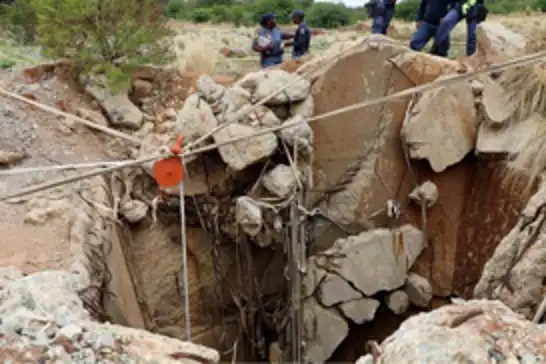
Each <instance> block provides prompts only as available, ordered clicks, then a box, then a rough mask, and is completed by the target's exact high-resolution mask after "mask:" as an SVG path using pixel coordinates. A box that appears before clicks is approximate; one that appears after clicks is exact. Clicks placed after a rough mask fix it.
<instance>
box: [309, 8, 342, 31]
mask: <svg viewBox="0 0 546 364" xmlns="http://www.w3.org/2000/svg"><path fill="white" fill-rule="evenodd" d="M306 18H307V22H308V23H309V24H310V25H311V26H313V27H320V28H337V27H340V26H344V25H348V24H349V22H350V10H349V9H348V8H347V7H346V6H345V5H343V4H334V3H316V4H314V5H313V6H312V7H311V9H310V10H309V12H308V14H307V17H306Z"/></svg>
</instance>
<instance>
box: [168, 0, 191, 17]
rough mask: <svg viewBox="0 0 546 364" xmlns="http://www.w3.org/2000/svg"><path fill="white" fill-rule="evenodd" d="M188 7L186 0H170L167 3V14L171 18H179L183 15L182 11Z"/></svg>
mask: <svg viewBox="0 0 546 364" xmlns="http://www.w3.org/2000/svg"><path fill="white" fill-rule="evenodd" d="M185 9H186V1H185V0H169V2H168V3H167V15H168V16H169V17H170V18H174V19H178V18H181V17H182V13H183V12H184V10H185Z"/></svg>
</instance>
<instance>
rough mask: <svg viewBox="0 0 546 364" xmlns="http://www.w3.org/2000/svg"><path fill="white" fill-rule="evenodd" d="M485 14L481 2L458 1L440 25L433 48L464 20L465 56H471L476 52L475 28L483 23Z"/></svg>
mask: <svg viewBox="0 0 546 364" xmlns="http://www.w3.org/2000/svg"><path fill="white" fill-rule="evenodd" d="M487 13H488V10H487V8H486V7H485V4H484V2H483V0H458V1H457V3H456V4H455V6H454V7H453V8H452V9H451V10H450V11H449V12H448V13H447V15H446V16H445V17H444V19H443V20H442V22H441V23H440V26H439V27H438V31H437V32H436V36H435V37H434V44H435V45H434V46H433V47H435V46H436V44H442V43H443V42H444V41H445V39H446V38H449V35H450V34H451V32H452V31H453V29H454V28H455V27H456V26H457V24H458V23H459V22H460V21H461V20H463V19H466V55H467V56H471V55H473V54H474V52H476V28H477V26H478V24H479V23H481V22H483V21H485V19H486V18H487Z"/></svg>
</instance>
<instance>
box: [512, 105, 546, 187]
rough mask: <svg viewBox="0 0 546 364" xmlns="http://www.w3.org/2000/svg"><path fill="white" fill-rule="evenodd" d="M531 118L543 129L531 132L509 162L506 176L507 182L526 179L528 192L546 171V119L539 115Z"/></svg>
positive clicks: (533, 129)
mask: <svg viewBox="0 0 546 364" xmlns="http://www.w3.org/2000/svg"><path fill="white" fill-rule="evenodd" d="M531 118H536V119H535V123H536V125H541V127H537V128H532V130H529V133H527V138H526V140H525V141H524V142H523V143H521V144H520V148H518V149H519V150H517V152H516V153H515V155H514V159H512V160H511V161H509V162H508V165H507V166H508V173H507V175H506V179H507V181H512V182H514V181H517V180H521V179H522V177H525V178H526V179H527V186H526V189H527V191H529V190H530V189H531V188H532V187H533V185H534V184H535V182H537V180H538V179H539V178H540V177H541V176H542V174H543V173H544V171H545V169H546V119H545V118H544V117H543V116H541V115H538V114H534V115H532V116H531ZM542 125H544V127H542Z"/></svg>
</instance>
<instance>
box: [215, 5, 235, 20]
mask: <svg viewBox="0 0 546 364" xmlns="http://www.w3.org/2000/svg"><path fill="white" fill-rule="evenodd" d="M210 12H211V14H212V16H211V20H212V22H213V23H215V24H219V23H228V22H233V17H232V13H231V7H228V6H227V5H214V6H213V7H211V8H210Z"/></svg>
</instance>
